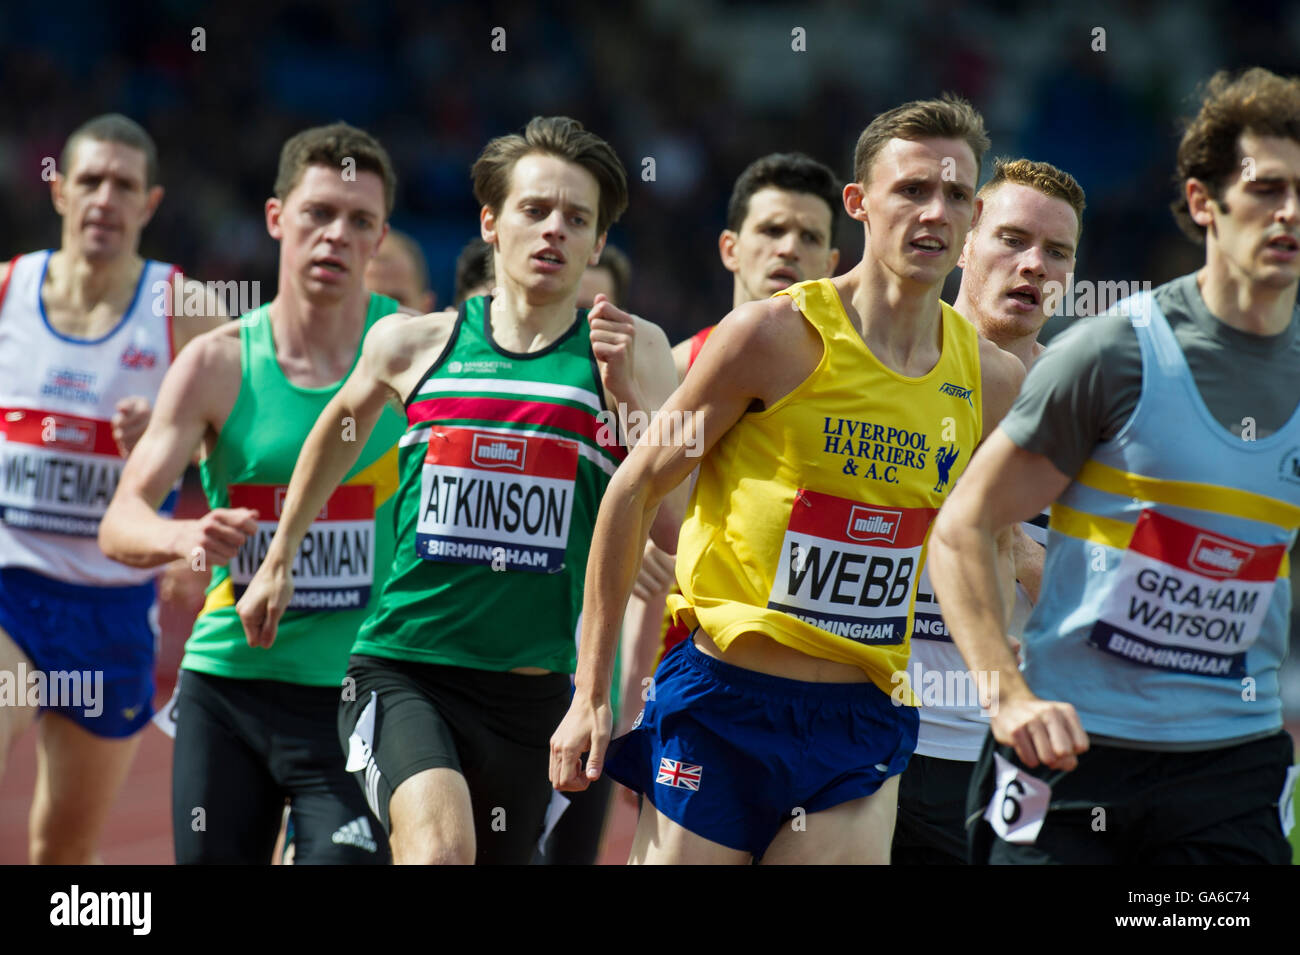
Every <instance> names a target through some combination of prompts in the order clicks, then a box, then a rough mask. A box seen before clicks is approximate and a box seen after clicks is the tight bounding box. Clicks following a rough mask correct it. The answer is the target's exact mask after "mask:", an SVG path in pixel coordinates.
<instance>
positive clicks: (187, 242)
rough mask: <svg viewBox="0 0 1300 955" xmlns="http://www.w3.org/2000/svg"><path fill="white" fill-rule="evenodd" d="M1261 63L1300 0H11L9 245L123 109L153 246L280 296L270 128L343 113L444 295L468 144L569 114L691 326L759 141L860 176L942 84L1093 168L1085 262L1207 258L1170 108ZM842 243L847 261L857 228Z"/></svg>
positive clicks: (1150, 270) (674, 319) (3, 33)
mask: <svg viewBox="0 0 1300 955" xmlns="http://www.w3.org/2000/svg"><path fill="white" fill-rule="evenodd" d="M796 27H800V28H802V29H803V31H804V32H803V41H804V44H805V50H803V51H801V52H799V51H795V50H794V49H792V31H793V30H794V29H795V28H796ZM497 28H500V30H503V31H504V34H502V33H500V32H497V33H495V34H494V31H496V30H497ZM196 29H201V30H202V33H201V35H196V33H195V30H196ZM200 36H201V39H202V47H203V49H202V50H196V49H195V47H196V46H197V45H199V44H198V40H199V39H200ZM494 36H495V39H496V40H497V42H496V46H497V47H500V46H501V45H502V41H504V46H505V49H504V50H500V49H495V50H494V49H493V45H494V44H493V41H494ZM1247 65H1262V66H1265V67H1268V68H1270V69H1273V70H1275V71H1278V72H1282V73H1289V74H1294V73H1300V4H1295V3H1286V2H1282V0H1275V2H1267V0H1265V2H1250V3H1244V4H1243V3H1240V2H1211V0H1183V2H1177V3H1152V2H1143V0H1093V2H1090V3H1087V4H1068V5H1067V4H1060V5H1050V4H1043V3H1041V2H1022V0H1004V2H994V3H989V2H985V3H980V4H975V3H962V2H940V0H909V2H905V3H898V2H860V0H803V2H798V3H795V2H767V3H746V4H738V3H729V2H725V0H629V2H619V3H597V2H586V0H557V2H547V0H518V2H514V0H503V2H490V0H489V2H483V3H477V4H454V5H453V4H443V3H437V2H429V0H391V2H373V3H367V4H354V3H349V2H344V0H228V2H223V3H221V4H219V5H205V4H199V3H192V2H189V0H161V2H152V3H126V4H124V5H119V4H108V3H103V2H102V0H61V2H59V3H57V4H56V3H40V4H38V3H32V2H29V0H22V2H10V3H6V4H4V5H3V6H0V89H3V91H4V95H3V97H2V98H0V117H2V120H0V196H2V198H0V235H3V237H4V241H3V246H4V248H2V249H0V255H3V256H4V257H5V258H8V257H9V256H12V255H14V254H16V253H18V252H23V251H28V250H31V249H34V248H41V247H46V246H50V245H57V243H58V232H57V229H58V221H57V219H56V218H55V216H54V213H53V210H52V209H51V207H50V204H49V199H48V186H47V183H45V182H44V181H43V180H42V178H41V175H40V173H41V169H42V160H43V159H44V158H45V157H47V156H57V155H58V153H59V151H60V148H61V146H62V144H63V141H64V139H65V138H66V136H67V135H68V133H69V132H70V131H71V130H72V129H73V128H74V127H76V126H77V125H78V124H80V123H81V122H83V121H84V120H85V119H87V118H89V117H91V116H93V115H96V114H98V113H102V112H106V111H111V110H117V111H121V112H124V113H127V114H128V115H130V116H132V117H133V118H135V119H137V120H139V121H140V122H141V123H143V124H144V126H145V127H146V128H147V129H149V130H150V131H151V132H152V134H153V135H154V137H155V138H156V140H157V142H158V146H159V150H160V153H161V163H162V175H163V182H164V185H165V186H166V188H167V196H166V199H165V200H164V202H163V204H162V207H161V209H160V211H159V213H158V216H157V217H156V219H155V221H154V223H153V224H152V225H151V226H150V227H149V228H148V229H147V230H146V232H145V236H144V243H143V251H144V253H145V254H146V255H148V256H150V257H155V258H162V259H166V260H169V261H174V262H179V263H181V264H182V265H183V266H185V268H186V270H187V271H188V272H189V273H190V274H191V275H192V276H194V277H196V278H200V279H216V280H230V279H240V280H258V281H260V282H261V283H262V284H261V289H262V298H263V301H267V300H269V299H270V298H271V297H272V296H273V295H274V289H275V267H276V257H277V248H276V245H275V243H274V242H273V241H272V240H271V239H270V238H269V237H268V236H267V234H266V230H265V228H264V224H263V216H262V206H263V202H264V200H265V198H266V197H267V196H268V195H269V193H270V189H271V184H272V181H273V179H274V175H275V168H276V162H277V158H278V153H279V149H280V146H281V144H282V143H283V141H284V140H285V138H286V137H288V136H289V135H291V134H292V133H294V132H296V131H298V130H299V129H302V128H304V127H306V126H309V125H315V124H319V123H323V122H328V121H331V120H334V119H344V120H347V121H348V122H351V123H354V124H356V125H359V126H362V127H364V128H366V129H368V130H369V131H371V132H372V133H374V134H375V135H377V136H378V137H379V138H380V140H381V141H382V142H383V143H384V144H385V145H386V146H387V148H388V150H389V151H390V152H391V154H392V156H393V159H394V161H395V163H396V166H397V169H398V173H399V177H400V181H399V187H398V197H397V209H396V211H395V213H394V216H393V223H394V224H395V225H396V226H398V227H400V228H402V229H404V230H406V231H408V232H409V233H411V234H412V235H413V236H414V237H415V238H416V239H417V240H418V241H419V243H420V244H421V246H422V247H423V249H424V251H425V253H426V254H427V256H428V259H429V264H430V271H431V277H432V282H433V286H434V289H435V291H436V293H437V296H438V300H439V302H443V303H446V302H448V301H449V300H450V298H451V294H452V278H453V266H454V262H455V256H456V253H457V252H458V250H459V249H460V247H461V246H462V245H463V244H464V242H465V241H466V240H467V239H469V238H470V237H471V236H474V235H476V234H477V229H478V226H477V207H476V205H475V203H474V200H473V197H472V195H471V191H470V180H469V167H470V164H471V163H472V161H473V159H474V157H475V155H476V154H477V153H478V151H479V150H480V149H481V148H482V146H483V144H484V143H485V142H486V141H487V140H488V139H489V138H490V137H492V136H495V135H499V134H502V133H505V132H509V131H512V130H516V129H518V128H519V127H520V126H522V125H523V124H524V123H525V122H526V121H527V120H528V118H529V117H531V116H532V115H534V114H539V113H541V114H555V113H559V114H567V115H572V116H575V117H578V118H580V119H581V120H582V121H583V122H584V123H585V124H586V125H587V126H588V127H589V128H591V129H593V130H595V131H596V132H598V133H599V134H601V135H602V136H604V137H605V138H607V139H609V140H610V141H611V142H612V143H613V144H614V146H615V148H616V149H617V150H618V152H619V154H620V155H621V157H622V158H623V161H624V164H625V165H626V166H627V168H628V171H629V178H630V180H631V205H630V208H629V209H628V212H627V213H626V214H625V216H624V217H623V220H622V221H621V222H620V223H619V224H618V225H617V226H616V227H615V228H614V229H613V231H612V233H611V241H612V242H613V243H614V244H616V245H618V246H620V247H621V248H622V249H624V250H625V251H626V252H628V254H629V255H630V256H631V259H632V263H633V267H634V274H633V281H632V288H631V295H630V305H631V307H632V309H633V310H634V311H637V312H639V313H640V314H642V315H644V316H645V317H647V318H650V319H652V320H654V321H656V322H658V323H659V324H661V325H662V326H663V327H664V328H665V330H666V331H667V332H668V334H669V337H670V338H671V339H672V340H673V341H676V340H678V339H680V338H682V337H684V336H685V335H686V334H688V333H690V332H693V331H695V330H696V329H697V328H699V327H701V326H703V325H705V324H708V323H711V322H714V321H716V320H717V319H718V318H719V317H721V315H722V314H723V313H724V312H725V311H726V310H727V308H728V306H729V303H730V299H731V280H730V276H729V275H727V274H726V273H725V272H724V271H723V269H722V267H721V265H720V264H719V261H718V256H717V234H718V231H719V230H720V229H721V228H722V227H723V225H724V216H725V209H726V202H727V197H728V194H729V192H730V188H731V184H732V182H733V180H734V179H735V177H736V176H737V174H738V173H739V172H740V171H741V170H742V169H743V168H744V167H745V166H746V165H747V164H748V163H749V162H750V161H751V160H753V159H754V158H756V157H758V156H760V155H762V154H764V153H768V152H773V151H778V150H791V149H797V150H802V151H804V152H807V153H809V154H811V155H813V156H814V157H816V158H818V159H820V160H822V161H823V162H826V163H828V164H829V165H831V166H832V168H834V169H835V170H836V171H837V172H838V173H839V174H840V175H841V176H842V177H844V178H846V179H847V177H848V176H849V175H850V174H851V164H852V150H853V144H854V142H855V140H856V137H857V135H858V133H859V131H860V130H861V129H862V127H863V126H864V125H865V124H866V123H867V122H868V121H869V120H870V118H871V117H872V116H873V115H874V114H875V113H877V112H878V111H880V110H881V109H884V108H888V107H890V106H893V105H896V104H898V103H900V102H902V101H904V100H908V99H913V98H917V97H925V96H931V95H934V94H936V93H938V92H940V91H942V90H946V89H950V90H955V91H957V92H959V93H962V94H963V95H965V96H967V97H969V98H970V99H971V100H972V101H973V102H974V103H975V105H976V106H978V107H979V108H980V109H981V110H982V111H983V112H984V115H985V117H986V119H987V122H988V125H989V129H990V132H991V134H992V139H993V150H992V152H991V154H992V155H1027V156H1029V157H1031V158H1035V159H1042V160H1047V161H1050V162H1053V163H1056V164H1058V165H1060V166H1062V167H1063V168H1065V169H1067V170H1068V171H1070V172H1071V173H1073V174H1074V175H1075V176H1076V177H1077V178H1078V179H1079V181H1080V182H1081V183H1082V185H1083V186H1084V188H1085V190H1086V191H1087V196H1088V208H1087V211H1086V213H1085V220H1084V231H1083V240H1082V245H1081V249H1080V255H1079V260H1078V262H1079V264H1078V274H1077V278H1079V279H1091V280H1121V279H1122V280H1150V281H1151V282H1152V283H1153V284H1159V283H1160V282H1163V281H1166V280H1167V279H1169V278H1171V277H1173V276H1175V275H1178V274H1181V273H1183V272H1186V271H1190V270H1191V269H1193V268H1195V267H1197V266H1198V264H1199V263H1200V262H1201V261H1202V259H1201V252H1200V250H1199V249H1198V248H1196V247H1195V246H1193V245H1191V244H1190V243H1189V242H1187V241H1186V240H1185V239H1183V238H1182V237H1181V235H1180V234H1179V233H1178V232H1177V230H1176V228H1175V226H1174V224H1173V220H1172V217H1171V216H1170V214H1169V212H1168V203H1169V201H1170V200H1171V199H1172V198H1173V195H1174V186H1173V183H1172V179H1171V174H1172V169H1173V157H1174V149H1175V146H1176V143H1177V140H1178V136H1179V128H1178V124H1177V119H1178V117H1179V116H1180V115H1186V114H1188V113H1190V112H1191V111H1193V110H1194V107H1195V100H1194V95H1195V90H1196V86H1197V84H1198V83H1199V82H1200V81H1202V80H1204V79H1205V78H1206V77H1208V76H1209V74H1210V73H1212V72H1213V71H1214V70H1215V69H1218V68H1224V67H1226V68H1238V67H1243V66H1247ZM645 158H653V159H654V160H655V164H654V165H655V178H654V181H644V180H643V179H642V177H641V172H642V170H643V168H644V163H643V160H644V159H645ZM987 165H988V164H987V163H986V172H987ZM837 239H838V241H837V244H838V245H839V247H840V248H841V249H842V250H843V257H842V259H841V261H842V262H846V263H852V262H854V261H855V260H856V257H857V256H858V255H859V254H860V252H861V244H862V238H861V232H860V229H858V228H856V227H855V228H853V229H850V228H849V227H848V226H847V224H842V225H841V229H840V233H839V235H838V237H837ZM953 289H954V290H955V282H954V286H953Z"/></svg>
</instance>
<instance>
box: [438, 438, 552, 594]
mask: <svg viewBox="0 0 1300 955" xmlns="http://www.w3.org/2000/svg"><path fill="white" fill-rule="evenodd" d="M577 473H578V445H577V443H576V442H574V441H568V440H565V439H563V438H553V437H549V436H544V435H539V434H536V433H534V434H520V433H519V432H517V431H505V430H502V431H494V430H489V429H483V428H456V427H445V428H434V429H433V430H432V431H431V432H430V434H429V449H428V451H427V452H426V453H425V458H424V470H423V472H422V474H421V478H420V480H421V484H420V487H421V492H420V501H421V503H420V512H419V517H418V519H417V521H416V528H415V547H416V553H417V554H419V556H420V557H422V558H423V559H425V560H433V561H445V562H447V563H453V564H490V565H492V566H493V567H495V568H496V569H498V570H522V571H530V572H532V573H547V574H553V573H555V572H557V571H559V570H562V569H563V568H564V552H565V548H566V547H567V546H568V541H569V521H570V518H571V517H572V515H573V496H574V481H575V478H576V477H577Z"/></svg>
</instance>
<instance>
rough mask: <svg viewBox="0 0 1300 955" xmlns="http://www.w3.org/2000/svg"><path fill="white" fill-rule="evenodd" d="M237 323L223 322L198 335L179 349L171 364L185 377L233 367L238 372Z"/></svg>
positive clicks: (213, 373) (219, 373)
mask: <svg viewBox="0 0 1300 955" xmlns="http://www.w3.org/2000/svg"><path fill="white" fill-rule="evenodd" d="M239 325H240V323H239V322H232V321H223V322H222V323H221V324H220V325H218V326H217V327H216V328H212V329H209V330H208V331H206V332H202V333H201V334H199V335H196V336H194V339H193V340H192V341H191V342H190V343H189V344H188V345H187V346H186V347H185V348H182V349H181V350H180V353H179V354H178V355H177V356H176V361H175V364H174V367H175V368H177V369H179V371H178V372H177V373H178V374H185V375H187V376H190V375H194V376H203V375H221V374H224V373H228V372H230V371H232V370H233V372H234V374H235V376H236V378H237V377H238V376H239V375H240V374H241V369H240V362H241V360H242V355H241V349H240V344H239Z"/></svg>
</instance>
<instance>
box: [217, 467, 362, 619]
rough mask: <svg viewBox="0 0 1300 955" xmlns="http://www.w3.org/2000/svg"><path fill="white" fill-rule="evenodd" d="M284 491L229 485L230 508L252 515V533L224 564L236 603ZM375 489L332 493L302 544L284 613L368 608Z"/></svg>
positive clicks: (270, 532)
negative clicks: (254, 516)
mask: <svg viewBox="0 0 1300 955" xmlns="http://www.w3.org/2000/svg"><path fill="white" fill-rule="evenodd" d="M287 491H288V488H287V487H284V486H280V485H272V484H232V485H231V486H230V506H231V507H250V508H254V509H256V510H257V513H258V519H257V533H256V534H254V535H253V536H252V537H250V538H248V539H247V540H246V541H244V543H243V546H241V547H240V548H239V553H237V554H236V555H235V557H234V559H233V560H232V561H231V562H230V582H231V584H233V585H234V589H235V599H236V600H238V599H239V598H240V597H241V596H242V595H243V593H244V590H245V589H246V588H247V587H248V584H249V583H250V582H251V581H252V579H253V575H254V574H256V573H257V568H259V567H261V566H262V561H263V560H264V559H265V558H266V552H267V549H268V548H269V547H270V546H271V538H272V537H274V536H275V529H276V527H278V526H279V520H280V511H281V510H282V509H283V507H284V497H285V493H286V492H287ZM374 568H375V489H374V487H373V486H372V485H369V484H344V485H342V486H340V487H338V488H336V489H335V490H334V493H333V494H331V495H330V497H329V500H328V501H326V502H325V506H324V507H323V508H321V511H320V513H319V514H317V515H316V519H315V520H314V521H312V523H311V527H309V528H308V529H307V534H306V536H305V537H303V539H302V545H301V546H300V547H299V548H298V553H297V554H296V555H295V556H294V560H293V566H292V568H291V574H292V578H293V599H292V600H291V601H290V602H289V609H290V610H358V609H360V608H362V607H364V606H365V605H366V604H367V603H369V602H370V587H371V584H372V583H373V582H374V576H375V571H374Z"/></svg>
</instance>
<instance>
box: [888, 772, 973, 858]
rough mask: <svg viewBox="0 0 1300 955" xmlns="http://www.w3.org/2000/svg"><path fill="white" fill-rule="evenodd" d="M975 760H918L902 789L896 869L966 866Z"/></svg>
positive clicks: (896, 830) (892, 855)
mask: <svg viewBox="0 0 1300 955" xmlns="http://www.w3.org/2000/svg"><path fill="white" fill-rule="evenodd" d="M974 766H975V763H974V762H972V761H970V760H958V759H938V758H936V757H934V756H920V755H915V754H914V755H913V756H912V761H911V762H910V763H908V764H907V769H905V770H904V771H903V776H902V778H901V779H900V780H899V783H898V819H897V820H896V821H895V823H894V844H893V848H892V849H891V850H890V861H891V862H892V863H893V864H894V865H965V864H966V861H967V855H968V853H967V849H966V791H967V790H968V789H969V788H970V777H971V770H972V769H973V768H974Z"/></svg>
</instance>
